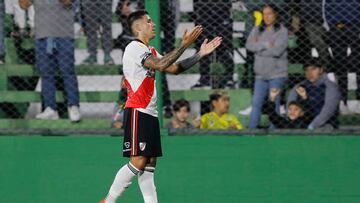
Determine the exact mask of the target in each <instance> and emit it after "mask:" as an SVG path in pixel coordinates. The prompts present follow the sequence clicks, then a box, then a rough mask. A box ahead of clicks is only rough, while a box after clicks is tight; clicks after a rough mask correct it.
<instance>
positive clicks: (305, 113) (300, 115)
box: [269, 87, 313, 129]
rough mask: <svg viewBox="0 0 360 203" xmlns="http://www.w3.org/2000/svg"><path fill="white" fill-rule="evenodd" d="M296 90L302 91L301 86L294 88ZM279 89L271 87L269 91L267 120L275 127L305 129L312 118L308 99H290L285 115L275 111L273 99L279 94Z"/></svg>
mask: <svg viewBox="0 0 360 203" xmlns="http://www.w3.org/2000/svg"><path fill="white" fill-rule="evenodd" d="M296 91H297V92H303V88H302V87H299V88H298V89H296ZM279 93H280V90H279V89H276V88H273V89H271V91H270V96H269V97H270V109H269V120H270V122H271V123H272V124H273V125H274V127H275V128H288V129H290V128H304V129H306V128H307V127H308V126H309V124H310V122H311V121H312V119H313V116H312V111H310V108H309V104H308V100H307V99H306V100H301V101H292V102H290V103H289V107H288V111H287V114H286V116H285V117H283V116H281V115H279V114H278V113H277V112H276V111H275V99H276V98H277V97H278V96H279Z"/></svg>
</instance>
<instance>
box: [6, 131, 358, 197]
mask: <svg viewBox="0 0 360 203" xmlns="http://www.w3.org/2000/svg"><path fill="white" fill-rule="evenodd" d="M121 145H122V143H121V138H120V137H101V136H99V137H20V136H18V137H0V160H1V164H0V196H1V199H0V202H13V203H33V202H46V203H64V202H79V203H93V202H98V201H99V200H100V199H101V198H102V197H104V196H105V194H106V192H107V190H108V189H109V186H110V184H111V182H112V180H113V177H114V175H115V173H116V171H117V169H118V168H119V167H121V166H122V165H123V164H124V163H126V159H124V158H122V157H121V148H120V147H121ZM163 148H164V155H165V156H164V157H163V158H161V159H160V160H159V162H158V168H157V171H156V182H157V188H158V194H159V202H163V203H192V202H194V203H215V202H216V203H219V202H226V203H231V202H246V203H257V202H259V203H268V202H274V203H279V202H292V203H293V202H295V203H296V202H299V203H300V202H301V203H303V202H309V203H310V202H311V203H314V202H316V203H322V202H324V203H325V202H326V203H329V202H334V203H335V202H336V203H339V202H346V203H349V202H350V203H351V202H360V173H359V171H360V159H359V157H360V137H355V136H347V137H327V136H321V137H310V136H306V137H301V136H295V137H283V136H282V137H280V136H261V137H231V136H228V137H223V136H222V137H213V136H212V137H205V136H200V137H191V136H187V137H164V138H163ZM136 182H137V181H136V180H134V181H133V183H134V184H133V185H132V186H131V187H130V188H129V190H128V191H126V193H125V195H124V196H123V197H122V199H121V201H119V202H127V203H139V202H142V197H141V194H140V191H139V188H138V186H137V183H136Z"/></svg>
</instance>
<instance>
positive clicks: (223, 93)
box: [209, 90, 229, 102]
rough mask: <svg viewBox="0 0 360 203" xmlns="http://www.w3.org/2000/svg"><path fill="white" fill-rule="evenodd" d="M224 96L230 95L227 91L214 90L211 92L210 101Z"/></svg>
mask: <svg viewBox="0 0 360 203" xmlns="http://www.w3.org/2000/svg"><path fill="white" fill-rule="evenodd" d="M222 96H225V97H229V95H228V93H227V92H226V91H223V90H217V91H215V92H213V93H212V94H210V96H209V99H210V102H212V101H217V100H218V99H219V98H220V97H222Z"/></svg>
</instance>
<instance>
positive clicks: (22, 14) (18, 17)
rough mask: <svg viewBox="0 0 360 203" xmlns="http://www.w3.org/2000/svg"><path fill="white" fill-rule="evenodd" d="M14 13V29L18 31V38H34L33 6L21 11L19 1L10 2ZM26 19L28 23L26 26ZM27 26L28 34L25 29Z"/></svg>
mask: <svg viewBox="0 0 360 203" xmlns="http://www.w3.org/2000/svg"><path fill="white" fill-rule="evenodd" d="M11 3H12V5H11V7H12V8H13V13H14V22H15V25H16V28H17V29H18V35H20V36H31V37H33V36H34V17H35V11H34V6H30V7H29V8H28V9H26V11H25V10H23V9H21V8H20V5H19V1H11ZM26 19H28V23H27V24H26ZM27 25H28V28H29V32H27V30H26V27H27Z"/></svg>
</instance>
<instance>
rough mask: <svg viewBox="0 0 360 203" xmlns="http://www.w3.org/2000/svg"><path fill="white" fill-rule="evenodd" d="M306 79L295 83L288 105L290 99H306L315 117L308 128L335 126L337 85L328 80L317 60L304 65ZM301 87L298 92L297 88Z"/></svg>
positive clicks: (338, 100) (337, 101)
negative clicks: (301, 89)
mask: <svg viewBox="0 0 360 203" xmlns="http://www.w3.org/2000/svg"><path fill="white" fill-rule="evenodd" d="M304 69H305V77H306V80H304V81H302V82H300V83H299V84H297V85H296V86H295V87H294V88H293V89H292V90H291V92H290V94H289V97H288V105H289V104H290V103H291V102H292V101H297V102H300V101H303V100H308V104H309V107H310V110H309V111H311V112H313V113H314V115H315V117H314V119H313V120H312V121H311V123H310V124H309V126H308V129H317V128H337V127H338V119H337V116H338V105H339V103H340V98H341V96H340V92H339V88H338V85H337V84H336V83H334V82H332V81H330V80H329V79H328V77H327V74H326V73H325V72H324V68H323V66H322V64H321V63H319V60H315V59H314V60H312V61H310V62H309V63H307V64H305V65H304ZM299 87H303V91H301V92H299V91H298V88H299Z"/></svg>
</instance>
